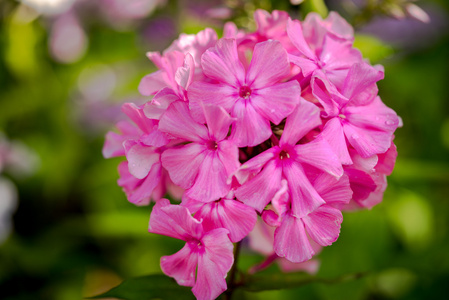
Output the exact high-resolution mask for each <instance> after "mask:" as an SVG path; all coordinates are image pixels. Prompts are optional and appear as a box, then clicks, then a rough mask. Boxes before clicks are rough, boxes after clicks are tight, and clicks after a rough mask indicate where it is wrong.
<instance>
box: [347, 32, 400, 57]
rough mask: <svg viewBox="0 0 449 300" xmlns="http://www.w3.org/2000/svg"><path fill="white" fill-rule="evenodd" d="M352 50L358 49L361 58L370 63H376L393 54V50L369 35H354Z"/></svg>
mask: <svg viewBox="0 0 449 300" xmlns="http://www.w3.org/2000/svg"><path fill="white" fill-rule="evenodd" d="M354 48H357V49H359V50H360V52H362V55H363V57H364V58H368V59H369V60H370V62H371V63H377V62H379V61H380V60H382V59H384V58H386V57H388V56H391V55H392V54H393V48H391V47H390V46H388V45H387V44H385V43H384V42H382V41H381V40H379V39H378V38H375V37H373V36H370V35H363V34H356V35H355V40H354Z"/></svg>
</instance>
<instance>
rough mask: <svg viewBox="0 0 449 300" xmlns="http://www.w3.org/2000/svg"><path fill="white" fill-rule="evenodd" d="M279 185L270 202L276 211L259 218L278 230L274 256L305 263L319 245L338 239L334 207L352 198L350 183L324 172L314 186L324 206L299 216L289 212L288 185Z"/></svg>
mask: <svg viewBox="0 0 449 300" xmlns="http://www.w3.org/2000/svg"><path fill="white" fill-rule="evenodd" d="M281 185H282V187H281V189H280V190H279V191H278V193H277V194H276V195H275V197H274V198H273V200H272V204H273V208H274V210H275V212H273V211H269V210H268V211H264V213H263V215H262V217H263V219H264V221H265V222H267V223H268V224H269V225H271V226H276V227H277V229H276V231H275V234H274V250H275V252H276V254H277V255H278V256H280V257H285V258H286V259H288V260H289V261H291V262H295V263H300V262H304V261H307V260H309V259H310V258H312V256H313V255H315V254H316V252H317V250H319V249H320V248H319V246H323V247H324V246H329V245H331V244H332V243H333V242H335V241H336V240H337V238H338V236H339V233H340V224H341V222H342V221H343V216H342V214H341V212H340V210H339V209H338V208H337V207H341V206H343V205H345V204H347V203H348V202H349V200H350V199H351V196H352V192H351V190H350V189H349V180H348V178H347V177H345V176H344V177H341V178H340V179H339V180H337V179H335V178H334V177H332V176H329V175H327V174H325V173H322V174H321V175H319V176H318V177H317V178H315V180H313V187H314V188H315V190H316V192H317V193H318V194H319V195H320V196H321V197H322V199H324V201H325V203H324V204H322V205H321V206H319V207H318V208H316V209H315V210H313V211H312V212H310V213H308V214H307V215H302V216H301V215H298V214H296V213H295V212H294V211H293V210H292V208H293V206H292V204H293V203H292V198H291V193H290V192H289V190H288V186H287V182H286V181H285V180H283V181H282V183H281ZM318 245H319V246H318ZM317 246H318V248H317Z"/></svg>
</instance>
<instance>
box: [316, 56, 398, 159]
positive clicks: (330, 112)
mask: <svg viewBox="0 0 449 300" xmlns="http://www.w3.org/2000/svg"><path fill="white" fill-rule="evenodd" d="M382 78H383V72H381V71H377V70H376V69H374V68H373V67H371V66H369V65H367V64H365V63H363V64H355V65H354V66H353V67H351V69H350V71H349V73H348V76H347V77H346V79H345V82H344V85H343V88H342V91H341V94H340V93H335V94H331V93H327V92H325V91H324V90H323V89H322V85H321V84H320V83H322V82H323V81H322V79H321V78H316V80H314V81H313V82H312V83H311V85H312V90H313V93H314V95H315V96H316V97H317V98H318V100H319V101H320V103H322V104H323V107H325V111H324V117H326V118H329V119H328V121H327V123H326V125H325V127H324V133H323V135H324V136H325V138H326V139H327V141H328V142H329V144H330V145H331V146H332V147H333V148H334V150H335V152H336V154H337V155H338V157H339V158H340V160H341V162H342V163H343V164H351V163H352V161H351V158H350V157H349V152H348V145H347V143H348V144H349V145H351V146H352V147H354V148H355V149H356V150H357V152H358V153H359V154H360V155H361V156H362V157H365V158H367V157H370V156H372V155H375V154H379V153H384V152H386V151H387V150H388V148H389V147H390V145H391V141H392V137H393V132H394V131H395V130H396V128H397V127H398V126H399V125H400V119H399V118H398V116H397V115H396V113H395V112H394V111H393V110H392V109H390V108H388V107H387V106H386V105H385V104H383V103H382V101H381V100H380V98H379V97H376V94H377V86H376V82H377V81H378V80H380V79H382ZM326 108H328V109H326Z"/></svg>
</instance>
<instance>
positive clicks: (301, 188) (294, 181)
mask: <svg viewBox="0 0 449 300" xmlns="http://www.w3.org/2000/svg"><path fill="white" fill-rule="evenodd" d="M283 173H284V175H285V177H286V178H287V181H288V187H289V190H290V197H291V203H292V207H291V209H292V212H293V215H294V216H296V217H302V216H304V215H307V214H309V213H310V212H312V211H314V210H315V209H316V208H317V207H319V206H320V205H322V204H324V203H325V202H324V200H323V198H321V196H320V195H319V194H318V193H317V191H316V190H315V188H314V187H313V186H312V184H311V183H310V181H309V179H308V178H307V176H306V174H305V173H304V170H303V168H302V166H301V164H298V163H291V164H287V165H284V168H283Z"/></svg>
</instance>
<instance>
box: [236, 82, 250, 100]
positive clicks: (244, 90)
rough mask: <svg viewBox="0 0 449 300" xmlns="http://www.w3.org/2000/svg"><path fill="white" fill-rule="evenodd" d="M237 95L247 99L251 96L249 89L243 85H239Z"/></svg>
mask: <svg viewBox="0 0 449 300" xmlns="http://www.w3.org/2000/svg"><path fill="white" fill-rule="evenodd" d="M239 96H240V97H241V98H243V99H248V98H249V96H251V89H250V88H249V87H248V86H246V85H244V86H241V87H240V91H239Z"/></svg>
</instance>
